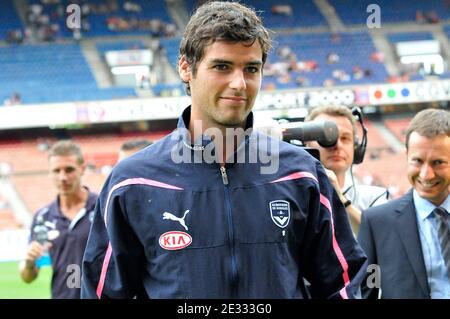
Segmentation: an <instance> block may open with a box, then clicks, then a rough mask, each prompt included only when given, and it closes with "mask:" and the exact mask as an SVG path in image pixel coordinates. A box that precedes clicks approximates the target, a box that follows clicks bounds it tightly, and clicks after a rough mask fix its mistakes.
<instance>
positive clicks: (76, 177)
mask: <svg viewBox="0 0 450 319" xmlns="http://www.w3.org/2000/svg"><path fill="white" fill-rule="evenodd" d="M49 168H50V176H51V179H52V181H53V183H54V185H55V186H56V188H57V189H58V194H59V195H63V196H68V195H72V194H74V193H75V192H77V191H78V190H79V188H80V187H81V176H82V175H83V173H84V168H85V167H84V165H80V164H78V162H77V157H76V156H75V155H67V156H52V157H50V159H49Z"/></svg>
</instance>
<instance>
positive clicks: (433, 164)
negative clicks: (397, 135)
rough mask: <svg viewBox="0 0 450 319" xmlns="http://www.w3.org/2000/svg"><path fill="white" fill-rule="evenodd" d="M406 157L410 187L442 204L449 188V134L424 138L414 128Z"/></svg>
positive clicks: (422, 195) (432, 200)
mask: <svg viewBox="0 0 450 319" xmlns="http://www.w3.org/2000/svg"><path fill="white" fill-rule="evenodd" d="M407 157H408V180H409V182H410V183H411V185H412V187H414V189H415V190H416V191H417V193H418V194H419V195H420V196H421V197H423V198H425V199H427V200H429V201H430V202H431V203H433V204H434V205H436V206H439V205H440V204H442V202H443V201H444V200H445V199H446V198H447V196H448V194H449V192H450V137H448V136H447V135H439V136H436V137H432V138H427V137H425V136H421V135H419V134H418V133H417V132H413V133H411V135H410V137H409V144H408V151H407Z"/></svg>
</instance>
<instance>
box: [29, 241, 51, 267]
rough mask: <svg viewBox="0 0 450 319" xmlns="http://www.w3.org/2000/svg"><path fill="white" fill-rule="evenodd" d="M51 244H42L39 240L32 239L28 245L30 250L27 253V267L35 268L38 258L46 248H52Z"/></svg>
mask: <svg viewBox="0 0 450 319" xmlns="http://www.w3.org/2000/svg"><path fill="white" fill-rule="evenodd" d="M51 246H52V244H51V243H45V244H44V245H41V244H40V243H38V242H37V241H32V242H31V244H30V245H29V246H28V251H27V254H26V255H25V265H26V267H27V268H33V267H34V266H35V263H36V260H38V259H39V258H40V257H41V256H42V255H43V254H44V251H45V250H47V249H50V248H51Z"/></svg>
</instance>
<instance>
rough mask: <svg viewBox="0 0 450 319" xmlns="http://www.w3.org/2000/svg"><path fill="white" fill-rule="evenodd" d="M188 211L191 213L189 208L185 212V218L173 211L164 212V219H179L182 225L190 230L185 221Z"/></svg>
mask: <svg viewBox="0 0 450 319" xmlns="http://www.w3.org/2000/svg"><path fill="white" fill-rule="evenodd" d="M187 213H189V209H188V210H187V211H185V212H184V215H183V218H180V217H177V216H175V215H173V214H171V213H168V212H164V214H163V219H170V220H174V221H177V222H179V223H180V224H181V226H183V227H184V228H185V229H186V230H188V227H187V226H186V223H185V222H184V218H185V217H186V215H187Z"/></svg>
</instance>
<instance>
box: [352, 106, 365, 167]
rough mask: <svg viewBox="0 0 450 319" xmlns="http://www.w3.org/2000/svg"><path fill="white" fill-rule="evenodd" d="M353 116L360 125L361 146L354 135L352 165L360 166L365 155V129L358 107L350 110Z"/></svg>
mask: <svg viewBox="0 0 450 319" xmlns="http://www.w3.org/2000/svg"><path fill="white" fill-rule="evenodd" d="M352 114H353V116H356V117H357V118H358V122H359V124H360V125H361V128H362V131H363V136H362V140H361V144H360V143H359V141H358V137H357V136H356V135H355V150H354V152H353V164H361V163H362V162H363V160H364V154H365V153H366V147H367V128H366V127H365V126H364V123H363V114H362V111H361V109H360V108H359V107H357V106H355V107H354V108H352Z"/></svg>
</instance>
